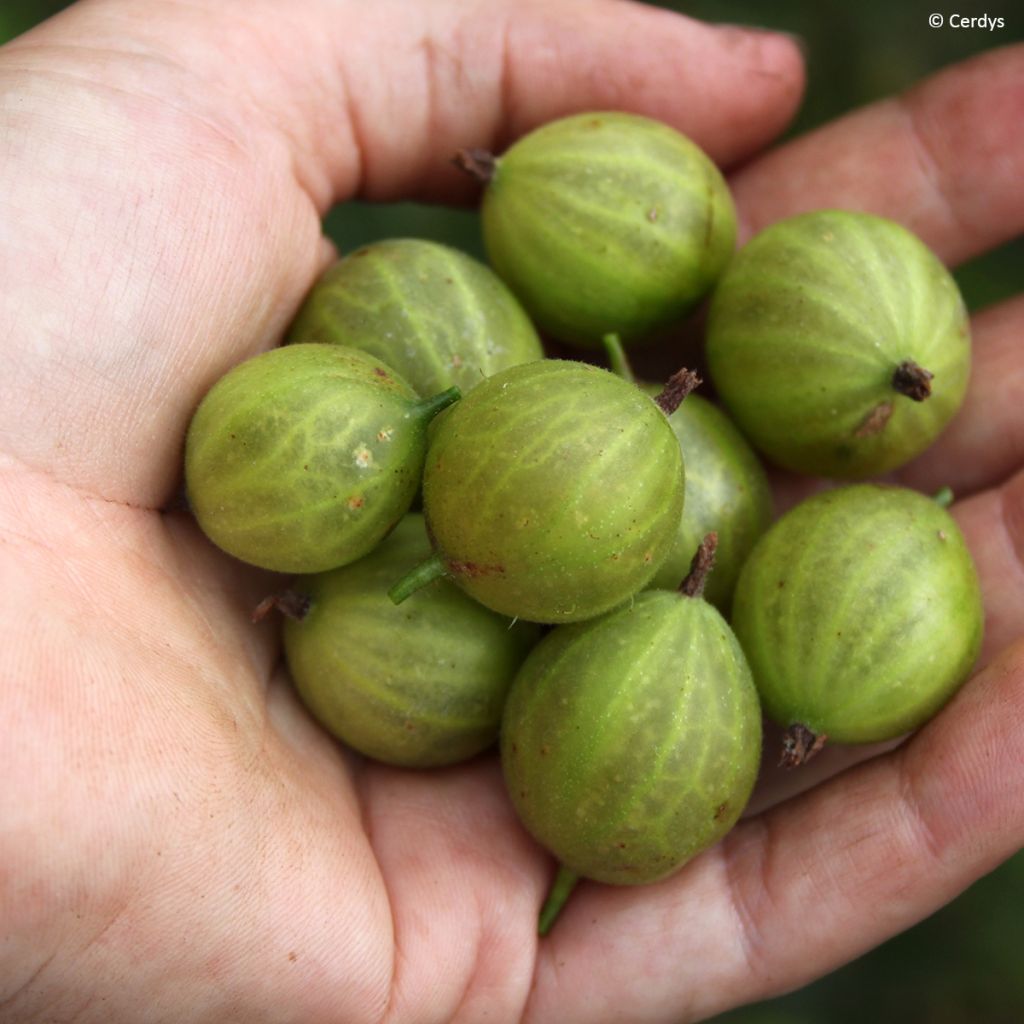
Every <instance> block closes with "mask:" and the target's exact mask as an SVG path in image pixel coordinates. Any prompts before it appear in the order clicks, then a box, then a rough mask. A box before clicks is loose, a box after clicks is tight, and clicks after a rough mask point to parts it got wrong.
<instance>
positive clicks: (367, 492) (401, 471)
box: [185, 344, 459, 572]
mask: <svg viewBox="0 0 1024 1024" xmlns="http://www.w3.org/2000/svg"><path fill="white" fill-rule="evenodd" d="M458 396H459V392H458V389H457V388H451V389H450V390H448V391H446V392H443V393H442V394H440V395H437V396H435V397H433V398H429V399H420V398H419V397H418V396H417V395H416V393H415V392H414V391H413V390H412V388H411V387H409V385H408V384H406V383H405V381H403V380H402V379H401V378H400V377H399V376H398V375H397V374H396V373H395V372H394V371H393V370H391V369H390V368H389V367H387V366H385V365H384V364H383V363H382V362H380V360H378V359H375V358H374V357H373V356H370V355H367V354H366V353H364V352H357V351H355V350H353V349H346V348H342V347H340V346H337V345H316V344H309V345H289V346H287V347H285V348H278V349H272V350H271V351H269V352H264V353H263V354H262V355H258V356H255V357H254V358H252V359H249V360H247V361H246V362H244V363H241V364H239V365H238V366H236V367H234V368H233V369H232V370H229V371H228V373H226V374H225V375H224V376H223V377H221V379H220V380H219V381H217V383H216V384H214V386H213V387H212V388H211V389H210V391H209V392H208V393H207V394H206V396H205V398H203V400H202V402H201V403H200V405H199V408H198V409H197V410H196V412H195V415H194V416H193V417H192V422H191V424H190V425H189V428H188V435H187V438H186V442H185V487H186V493H187V495H188V500H189V504H190V506H191V508H192V511H193V512H194V514H195V517H196V520H197V521H198V523H199V526H200V527H201V528H202V530H203V532H204V533H205V534H206V535H207V537H209V538H210V540H212V541H213V542H214V544H216V545H217V546H218V547H220V548H221V549H222V550H224V551H226V552H227V553H228V554H230V555H233V556H234V557H235V558H239V559H241V560H242V561H244V562H249V563H250V564H252V565H257V566H260V567H261V568H264V569H271V570H274V571H276V572H321V571H323V570H326V569H333V568H335V567H336V566H340V565H346V564H347V563H349V562H353V561H355V560H356V559H357V558H361V557H362V556H363V555H365V554H367V553H368V552H369V551H371V550H372V549H373V548H374V547H375V546H376V545H377V544H378V543H379V542H380V541H381V540H382V539H383V538H384V536H385V535H386V534H387V533H388V531H389V530H390V529H391V528H392V527H393V526H394V525H395V523H397V522H398V520H399V519H401V517H402V515H404V513H405V512H406V510H407V509H408V507H409V505H410V503H411V502H412V499H413V497H414V495H415V493H416V489H417V487H418V485H419V480H420V474H421V471H422V467H423V458H424V455H425V454H426V446H427V426H428V424H429V422H430V420H431V419H432V418H433V417H434V415H435V414H436V413H437V412H438V410H440V409H443V408H444V407H445V406H446V405H449V404H450V403H451V402H454V401H455V400H456V399H457V398H458Z"/></svg>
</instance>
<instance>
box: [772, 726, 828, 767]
mask: <svg viewBox="0 0 1024 1024" xmlns="http://www.w3.org/2000/svg"><path fill="white" fill-rule="evenodd" d="M827 739H828V736H826V735H825V733H820V734H819V733H814V732H811V730H810V729H808V728H807V726H806V725H802V724H801V723H800V722H797V723H796V724H794V725H791V726H790V727H789V728H788V729H787V730H786V733H785V735H784V736H783V737H782V755H781V757H780V758H779V767H780V768H796V767H798V766H799V765H802V764H806V763H807V762H808V761H810V759H811V758H812V757H814V755H815V754H816V753H818V751H819V750H821V748H822V747H823V746H825V741H826V740H827Z"/></svg>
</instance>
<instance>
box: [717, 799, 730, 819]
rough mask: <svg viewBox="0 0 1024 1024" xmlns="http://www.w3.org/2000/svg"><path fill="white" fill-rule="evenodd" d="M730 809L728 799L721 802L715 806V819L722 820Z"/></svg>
mask: <svg viewBox="0 0 1024 1024" xmlns="http://www.w3.org/2000/svg"><path fill="white" fill-rule="evenodd" d="M728 811H729V801H728V800H726V801H725V802H724V803H720V804H719V805H718V806H717V807H716V808H715V821H721V820H722V819H723V818H724V817H725V816H726V814H727V813H728Z"/></svg>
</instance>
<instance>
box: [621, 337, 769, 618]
mask: <svg viewBox="0 0 1024 1024" xmlns="http://www.w3.org/2000/svg"><path fill="white" fill-rule="evenodd" d="M604 342H605V348H606V349H607V351H608V355H609V358H610V360H611V364H612V368H613V370H614V371H615V372H616V373H617V374H618V375H619V376H620V377H624V378H625V379H626V380H632V379H633V373H632V370H631V369H630V366H629V363H628V361H627V359H626V356H625V353H624V352H623V350H622V346H621V344H620V342H619V339H618V338H617V337H616V336H615V335H608V336H607V337H606V338H605V339H604ZM640 386H641V387H643V388H644V389H645V390H646V391H647V392H648V394H655V393H657V391H659V390H660V389H659V387H658V385H656V384H649V383H643V384H641V385H640ZM668 422H669V425H670V426H671V427H672V430H673V431H674V432H675V435H676V437H677V438H678V440H679V447H680V449H681V450H682V452H683V459H684V460H685V462H686V494H685V499H684V501H683V514H682V516H681V517H680V519H679V527H678V529H677V531H676V539H675V543H674V545H673V547H672V550H671V551H670V552H669V555H668V557H667V558H666V559H665V561H664V562H663V563H662V566H661V568H660V569H659V570H658V572H657V573H656V574H655V576H654V579H653V580H651V583H650V586H651V587H655V588H659V589H665V590H671V589H673V588H674V587H676V586H678V585H679V581H680V580H681V579H682V578H683V577H684V576H685V575H686V572H687V569H688V568H689V565H690V558H691V556H692V554H693V552H694V551H695V550H696V548H697V546H698V545H699V544H700V542H701V539H702V538H703V537H704V536H706V535H707V534H709V533H712V532H713V533H715V534H716V535H717V537H718V546H717V548H716V551H715V571H714V572H713V573H712V574H711V576H710V577H709V578H708V581H707V585H706V586H705V589H704V599H705V600H706V601H710V602H711V603H712V604H713V605H715V606H716V607H717V608H718V610H719V611H720V612H722V614H723V615H726V614H728V611H729V606H730V604H731V602H732V592H733V588H734V587H735V586H736V579H737V577H738V576H739V574H740V569H741V568H742V567H743V563H744V562H745V561H746V558H747V555H749V554H750V550H751V548H753V546H754V544H755V542H756V541H757V539H758V537H760V536H761V534H762V533H764V531H765V530H767V529H768V526H769V524H770V523H771V520H772V493H771V488H770V487H769V484H768V476H767V474H766V473H765V471H764V467H763V466H762V465H761V462H760V460H759V459H758V457H757V455H756V454H755V452H754V450H753V449H752V448H751V447H750V444H749V442H748V441H747V440H746V438H745V437H744V436H743V435H742V434H741V433H740V431H739V430H738V429H737V427H736V425H735V424H734V423H733V422H732V420H730V419H729V417H728V416H727V415H726V414H725V413H724V412H722V410H721V409H719V408H718V406H716V405H715V404H714V403H712V402H710V401H708V400H707V399H706V398H701V396H700V395H698V394H690V395H688V396H687V398H686V401H685V402H683V403H682V404H681V405H680V406H679V407H678V408H677V409H676V410H675V411H674V412H673V413H672V414H671V415H670V416H669V418H668Z"/></svg>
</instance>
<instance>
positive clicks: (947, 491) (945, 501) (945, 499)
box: [932, 487, 953, 508]
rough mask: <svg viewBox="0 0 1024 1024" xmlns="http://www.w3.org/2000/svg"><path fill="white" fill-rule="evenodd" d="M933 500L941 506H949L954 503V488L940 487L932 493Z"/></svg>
mask: <svg viewBox="0 0 1024 1024" xmlns="http://www.w3.org/2000/svg"><path fill="white" fill-rule="evenodd" d="M932 501H934V502H935V504H936V505H938V506H939V508H949V506H950V505H952V504H953V488H952V487H942V488H940V489H939V490H937V491H936V492H935V493H934V494H933V495H932Z"/></svg>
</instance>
